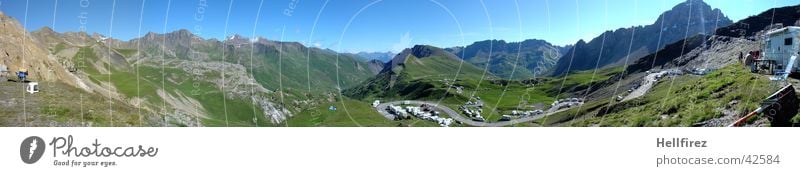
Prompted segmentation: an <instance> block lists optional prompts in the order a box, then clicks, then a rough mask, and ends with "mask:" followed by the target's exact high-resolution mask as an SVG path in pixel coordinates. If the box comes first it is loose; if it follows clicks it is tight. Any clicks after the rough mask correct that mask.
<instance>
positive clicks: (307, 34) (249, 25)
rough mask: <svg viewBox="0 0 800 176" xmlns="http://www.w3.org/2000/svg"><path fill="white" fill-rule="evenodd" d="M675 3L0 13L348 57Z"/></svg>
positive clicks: (576, 30)
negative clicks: (276, 44)
mask: <svg viewBox="0 0 800 176" xmlns="http://www.w3.org/2000/svg"><path fill="white" fill-rule="evenodd" d="M682 1H683V0H607V1H606V0H577V1H575V0H549V1H547V0H518V1H514V0H485V1H483V2H481V1H479V0H436V1H434V0H382V1H381V0H330V1H327V3H326V1H325V0H265V1H263V4H261V3H262V1H261V0H234V1H233V3H232V4H231V2H232V1H230V0H172V1H169V0H117V1H116V4H114V1H113V0H58V1H57V2H58V4H57V6H56V0H30V1H28V0H0V10H2V11H3V12H4V13H6V14H7V15H10V16H13V17H15V18H16V19H18V20H20V22H21V23H24V24H25V27H26V28H27V29H28V30H31V31H32V30H36V29H39V28H41V27H43V26H50V27H51V28H53V29H55V30H56V31H58V32H66V31H79V30H80V29H81V27H85V29H86V31H87V32H89V33H95V32H96V33H100V34H103V35H106V36H111V37H114V38H118V39H123V40H128V39H131V38H135V37H137V36H142V35H144V34H146V33H147V32H149V31H153V32H158V33H163V32H165V31H166V32H170V31H174V30H178V29H189V30H190V31H192V32H194V33H196V34H199V35H200V36H203V37H205V38H224V37H225V36H230V35H232V34H240V35H242V36H247V37H251V36H254V35H253V31H254V30H255V36H262V37H265V38H268V39H270V40H282V41H298V42H301V43H305V44H306V45H309V46H317V47H322V48H330V49H333V50H336V51H342V52H356V51H389V50H398V49H399V48H403V47H409V46H411V45H413V44H430V45H435V46H441V47H450V46H463V45H467V44H470V43H472V42H474V41H479V40H486V39H503V40H507V41H521V40H524V39H532V38H536V39H544V40H547V41H549V42H551V43H554V44H558V45H566V44H573V43H575V42H576V41H577V40H579V39H585V40H589V39H591V38H593V37H595V36H597V35H598V34H600V33H602V32H603V31H605V30H611V29H617V28H622V27H630V26H633V25H646V24H651V23H653V22H654V21H655V20H656V18H657V17H658V15H659V14H661V13H662V12H664V11H666V10H668V9H671V8H672V6H674V5H676V4H678V3H680V2H682ZM87 2H88V3H87ZM143 2H144V3H143ZM705 2H706V3H708V4H710V5H711V6H712V7H714V8H719V9H721V10H722V11H723V13H724V14H725V15H726V16H728V18H730V19H731V20H733V21H737V20H740V19H743V18H745V17H747V16H751V15H756V14H758V13H760V12H762V11H765V10H767V9H769V8H772V7H782V6H787V5H796V4H800V0H705ZM26 3H27V4H26ZM81 3H83V4H81ZM168 3H169V11H167V7H168ZM143 4H144V5H143ZM26 6H27V8H26ZM323 6H324V9H323ZM55 7H57V8H55ZM259 8H261V13H260V15H259V13H258V10H259ZM112 9H113V10H114V13H113V22H112ZM142 11H143V12H144V14H143V15H142V18H141V19H142V20H141V21H142V23H141V25H140V14H141V12H142ZM359 11H360V13H358V12H359ZM26 12H27V20H24V19H25V18H26ZM54 12H55V14H54ZM167 12H168V13H169V16H168V17H167ZM82 13H85V15H82ZM228 13H230V16H228ZM317 14H320V16H319V19H318V20H315V19H316V18H317ZM54 16H55V20H53V17H54ZM81 16H83V17H81ZM257 16H260V18H259V19H258V20H257V21H256V17H257ZM201 17H202V18H201ZM82 19H83V22H82V21H81V20H82ZM198 19H199V20H198ZM226 19H227V20H226ZM165 20H166V26H165ZM351 20H352V21H351ZM315 21H316V27H315V28H314V27H313V26H314V25H315ZM226 22H227V30H226ZM348 23H349V24H350V25H349V26H348V27H347V30H345V27H346V25H347V24H348ZM111 24H113V25H111ZM459 25H460V28H459ZM140 28H141V32H140V30H139V29H140ZM165 29H166V30H165ZM312 30H313V33H312ZM340 39H341V40H340Z"/></svg>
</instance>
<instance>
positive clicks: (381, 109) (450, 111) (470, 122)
mask: <svg viewBox="0 0 800 176" xmlns="http://www.w3.org/2000/svg"><path fill="white" fill-rule="evenodd" d="M407 101H408V103H409V104H406V105H417V106H419V105H422V104H428V105H433V109H435V110H436V111H439V112H442V113H445V114H447V115H448V116H450V118H453V119H455V120H456V121H459V122H461V123H463V124H467V125H470V126H480V127H502V126H509V125H514V124H518V123H525V122H530V121H534V120H538V119H541V118H543V117H545V116H547V115H552V114H555V113H559V112H562V111H566V110H568V109H570V108H565V109H561V110H556V111H551V112H548V113H545V114H540V115H536V116H530V117H525V118H519V119H511V120H509V121H500V122H478V121H474V120H472V119H470V118H466V117H463V116H461V114H460V113H458V112H456V111H454V110H453V109H450V108H449V107H447V106H444V105H440V104H436V103H435V102H429V101H418V100H407ZM403 102H404V101H393V102H387V103H381V104H379V105H378V107H376V108H377V109H378V113H380V114H381V115H383V116H384V117H386V118H387V119H389V120H394V115H392V114H391V113H389V112H387V111H386V107H388V106H389V105H400V104H402V103H403Z"/></svg>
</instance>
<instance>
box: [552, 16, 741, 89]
mask: <svg viewBox="0 0 800 176" xmlns="http://www.w3.org/2000/svg"><path fill="white" fill-rule="evenodd" d="M731 23H732V22H731V20H730V19H728V18H727V17H725V15H724V14H722V12H721V11H720V10H719V9H713V8H711V6H709V5H708V4H706V3H705V2H703V1H702V0H687V1H685V2H683V3H680V4H678V5H676V6H675V7H673V8H672V9H671V10H669V11H666V12H664V13H662V14H661V15H660V16H659V18H658V20H656V21H655V22H654V23H653V24H650V25H646V26H636V27H630V28H622V29H617V30H615V31H606V32H605V33H603V34H601V35H600V36H598V37H596V38H594V39H592V40H591V41H589V42H585V41H582V40H581V41H578V43H576V44H575V47H573V48H572V49H571V50H570V51H568V52H567V53H565V54H564V56H562V57H561V58H560V59H559V60H558V63H557V64H556V66H555V68H554V69H553V71H552V75H563V74H566V73H569V72H573V71H580V70H591V69H595V68H602V67H604V66H609V65H619V64H623V63H625V62H624V61H625V60H626V59H627V60H628V63H632V62H634V61H636V60H637V59H639V58H640V57H642V56H645V55H647V54H650V53H652V52H655V51H657V50H659V49H661V48H662V47H664V46H665V45H667V44H670V43H673V42H675V41H678V40H681V39H684V38H689V37H692V36H694V35H697V34H712V33H713V32H714V30H715V29H716V28H719V27H723V26H727V25H729V24H731Z"/></svg>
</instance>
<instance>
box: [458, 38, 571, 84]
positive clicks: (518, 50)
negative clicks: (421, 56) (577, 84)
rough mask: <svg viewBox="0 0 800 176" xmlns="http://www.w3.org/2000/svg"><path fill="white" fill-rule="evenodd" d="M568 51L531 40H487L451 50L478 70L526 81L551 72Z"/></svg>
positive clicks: (542, 41)
mask: <svg viewBox="0 0 800 176" xmlns="http://www.w3.org/2000/svg"><path fill="white" fill-rule="evenodd" d="M565 48H568V47H560V46H555V45H552V44H550V43H548V42H547V41H544V40H536V39H529V40H525V41H522V42H506V41H503V40H485V41H479V42H475V43H473V44H471V45H468V46H466V47H463V48H450V49H448V50H450V51H451V52H453V54H455V55H456V56H459V57H462V58H463V59H464V60H465V61H467V62H469V63H471V64H473V65H475V66H477V67H479V68H486V69H487V71H488V72H489V73H492V74H493V75H495V76H498V77H500V78H507V79H525V78H531V77H534V76H536V75H541V74H543V73H545V72H547V71H549V70H550V69H551V68H552V67H553V66H555V64H556V61H557V60H558V58H559V57H561V56H562V55H563V52H565V50H567V49H565ZM515 67H516V69H515ZM512 70H513V74H512Z"/></svg>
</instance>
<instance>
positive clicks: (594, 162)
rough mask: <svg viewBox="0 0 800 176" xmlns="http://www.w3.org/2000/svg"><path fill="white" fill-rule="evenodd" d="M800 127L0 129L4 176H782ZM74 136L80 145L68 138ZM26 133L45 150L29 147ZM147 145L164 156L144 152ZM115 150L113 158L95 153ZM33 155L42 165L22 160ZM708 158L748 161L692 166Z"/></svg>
mask: <svg viewBox="0 0 800 176" xmlns="http://www.w3.org/2000/svg"><path fill="white" fill-rule="evenodd" d="M798 133H800V131H798V129H790V128H0V140H2V141H3V142H2V145H0V168H2V169H0V170H2V173H4V175H5V174H9V175H31V174H32V175H60V174H66V175H78V174H80V175H108V174H113V175H146V174H157V175H304V176H306V175H347V176H352V175H369V176H374V175H398V176H400V175H402V176H408V175H482V176H485V175H526V176H529V175H587V174H600V175H612V174H613V175H637V176H638V175H670V176H672V175H676V174H686V173H692V175H701V174H710V175H722V174H725V175H754V174H757V175H765V174H766V175H768V174H776V175H786V174H787V173H794V172H795V171H796V170H797V168H798V166H800V165H798V162H797V161H798V160H799V159H800V155H798V151H800V150H797V149H798V147H800V145H798V141H797V139H796V138H795V137H793V136H792V134H798ZM70 135H71V136H72V145H71V147H74V148H75V149H72V150H69V149H68V148H70V147H69V146H68V145H67V142H66V141H68V139H69V136H70ZM30 136H36V137H39V138H41V140H43V143H44V144H45V146H38V145H37V146H36V147H31V142H30V141H29V140H26V139H27V138H29V137H30ZM31 139H34V138H31ZM53 141H56V142H55V144H52V143H53ZM659 141H661V142H660V143H659ZM700 143H703V145H705V146H706V147H702V146H701V145H700ZM94 144H97V147H95V145H94ZM62 145H63V146H62ZM139 145H141V146H142V149H141V150H140V149H139ZM658 145H661V146H662V147H657V146H658ZM670 146H671V147H670ZM676 146H677V147H676ZM680 146H683V147H680ZM688 146H691V147H688ZM39 147H44V149H43V152H38V151H37V150H41V149H39ZM59 147H60V148H59ZM84 147H85V148H86V149H84ZM118 147H119V149H117V148H118ZM129 147H132V148H133V149H131V150H130V151H126V149H128V148H129ZM150 147H153V148H154V149H155V148H157V150H158V151H157V153H155V154H154V153H152V152H150V153H147V151H148V150H149V148H150ZM31 148H33V149H31ZM104 148H109V149H108V150H106V149H104ZM115 150H116V151H115ZM93 151H94V152H93ZM98 151H99V152H98ZM104 151H108V152H106V153H104ZM65 152H66V153H68V154H69V155H70V156H67V154H65ZM127 152H131V153H137V152H138V153H137V154H142V153H146V154H154V156H144V157H142V156H141V155H137V156H136V157H130V156H125V155H127V154H128V153H127ZM31 153H33V154H31ZM97 153H100V154H97ZM108 153H111V155H112V156H99V157H98V156H97V155H105V154H108ZM36 154H40V155H41V157H40V158H38V160H37V161H35V162H34V163H32V164H26V163H25V161H26V160H27V161H30V159H32V158H36V157H35V155H36ZM76 154H80V155H84V154H89V156H75V155H76ZM25 155H27V156H25ZM117 155H123V156H117ZM775 156H778V157H779V158H777V159H776V158H774V157H775ZM681 157H683V158H684V159H680V158H681ZM768 157H770V158H771V159H769V162H770V163H767V162H768V160H767V158H768ZM701 158H711V159H709V160H714V161H713V162H723V161H724V162H729V163H730V162H736V163H738V162H741V163H742V164H709V163H706V164H687V163H688V162H692V161H689V160H695V161H699V160H700V159H701ZM737 159H738V160H737ZM703 160H705V159H703ZM739 160H742V161H739ZM744 160H750V161H744ZM753 160H755V162H753ZM762 161H763V163H759V162H762ZM775 161H778V163H775ZM112 162H113V165H112V164H111V163H112ZM659 162H661V163H659ZM670 162H673V163H670ZM681 162H687V163H683V164H681Z"/></svg>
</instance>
